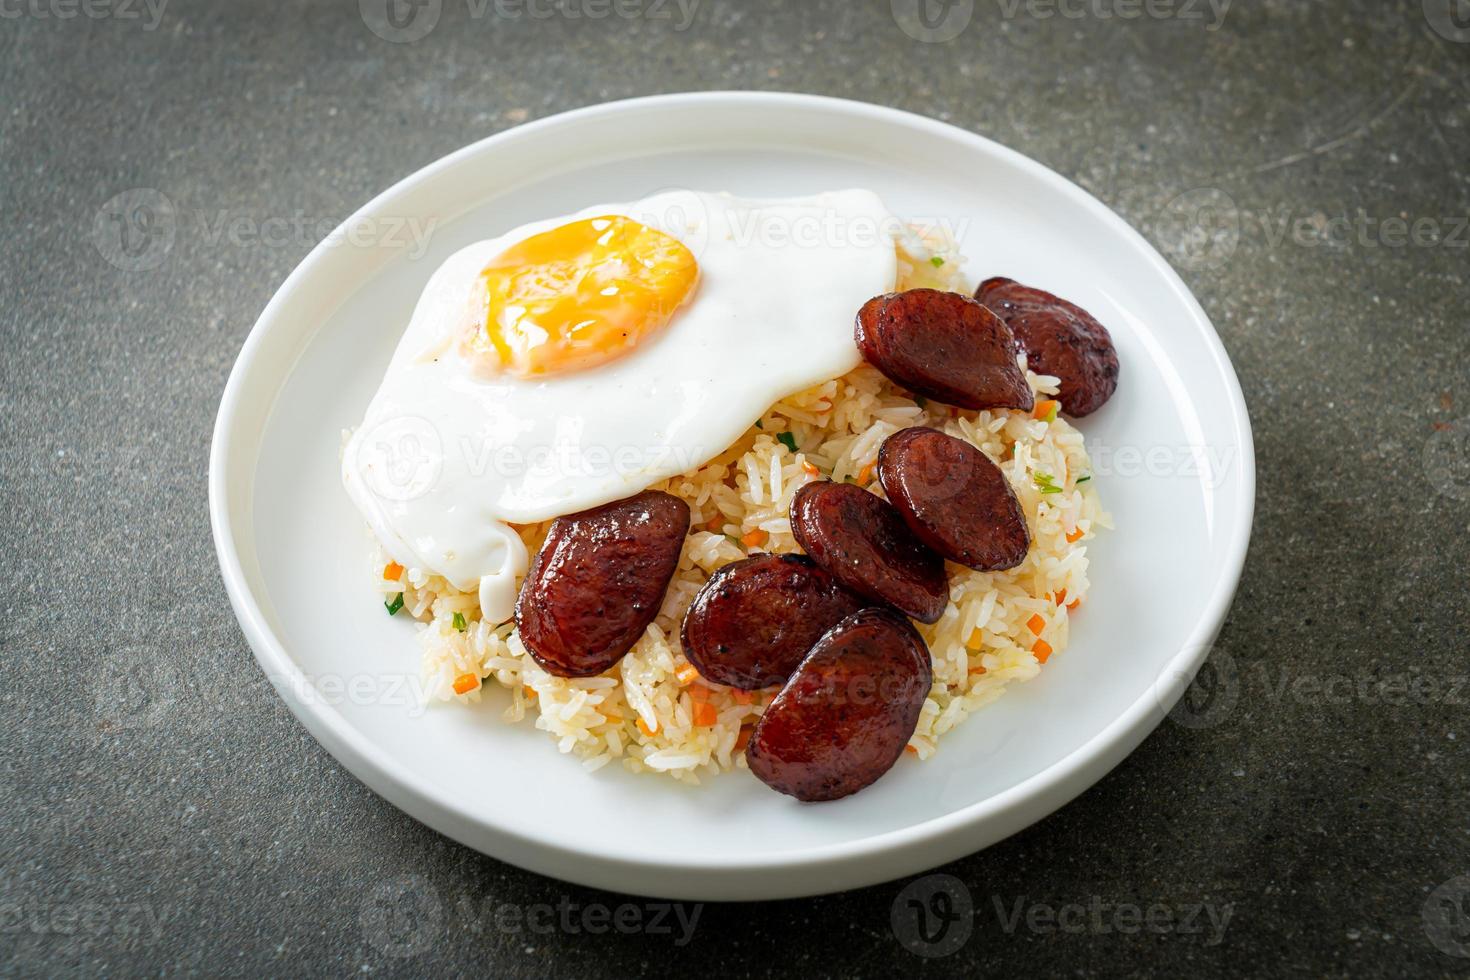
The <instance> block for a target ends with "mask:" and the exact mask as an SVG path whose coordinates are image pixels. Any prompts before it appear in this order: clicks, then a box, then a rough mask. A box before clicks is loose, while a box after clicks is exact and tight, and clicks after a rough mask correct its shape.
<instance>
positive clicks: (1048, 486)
mask: <svg viewBox="0 0 1470 980" xmlns="http://www.w3.org/2000/svg"><path fill="white" fill-rule="evenodd" d="M1032 479H1034V480H1035V481H1036V489H1038V490H1040V491H1041V492H1042V493H1061V492H1062V488H1061V487H1059V486H1057V484H1056V479H1055V478H1054V477H1053V476H1052V475H1051V474H1050V473H1037V474H1035V475H1034V476H1033V477H1032Z"/></svg>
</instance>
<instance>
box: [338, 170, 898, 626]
mask: <svg viewBox="0 0 1470 980" xmlns="http://www.w3.org/2000/svg"><path fill="white" fill-rule="evenodd" d="M902 234H903V231H902V225H901V224H900V223H899V222H898V221H897V219H895V218H894V217H893V216H892V215H891V214H890V213H889V212H888V211H887V209H886V208H885V207H884V206H883V203H882V201H880V200H879V199H878V197H877V196H876V195H874V194H873V193H871V192H869V191H864V190H850V191H839V192H833V193H828V194H821V195H818V196H815V197H810V198H801V199H791V200H779V201H756V200H745V199H740V198H734V197H730V196H726V195H713V194H703V193H696V192H691V191H674V192H669V193H665V194H659V195H655V196H653V197H649V198H645V199H643V200H640V201H636V202H633V203H631V204H609V205H600V206H597V207H592V208H588V209H586V210H584V211H582V212H579V213H577V214H574V215H568V216H565V217H560V218H553V219H550V220H547V221H540V222H535V223H533V224H529V225H525V226H523V227H520V228H516V229H515V230H513V231H511V232H508V233H507V234H505V235H502V236H501V237H499V238H495V239H491V240H489V241H484V242H479V243H477V244H474V245H471V246H469V247H467V248H465V249H462V250H461V251H459V252H458V253H456V254H455V255H454V256H452V257H451V258H450V259H449V260H448V261H447V262H445V263H444V265H443V266H441V267H440V268H439V269H438V270H437V271H436V272H435V273H434V275H433V276H432V278H431V279H430V280H429V283H428V285H427V286H426V287H425V289H424V292H423V294H422V296H421V298H420V300H419V302H418V305H417V307H416V309H415V311H414V314H413V317H412V319H411V321H410V323H409V325H408V328H407V330H406V332H405V333H404V335H403V338H402V340H401V341H400V343H399V345H398V348H397V350H396V351H395V353H394V355H393V358H392V361H391V363H390V364H389V366H388V370H387V373H386V375H385V376H384V378H383V382H382V385H381V386H380V387H379V389H378V392H377V394H376V396H375V397H374V398H373V400H372V403H371V404H370V405H369V407H368V409H367V414H366V417H365V418H364V419H363V423H362V425H361V426H359V427H358V428H357V429H356V430H355V431H354V432H353V434H352V435H351V437H350V439H349V440H348V442H347V444H346V447H345V450H344V453H343V457H342V477H343V482H344V484H345V486H346V488H347V491H348V493H349V494H350V496H351V497H352V500H353V501H354V502H355V504H356V505H357V507H358V509H359V510H360V511H361V512H362V515H363V516H364V517H365V518H366V519H367V521H368V523H369V525H370V526H371V528H372V530H373V531H374V532H375V534H376V535H377V537H378V539H379V541H380V542H381V543H382V545H383V547H384V549H385V550H386V551H387V553H388V554H389V555H390V556H391V557H392V558H393V560H394V561H396V562H398V563H399V564H401V565H404V566H405V567H409V568H419V569H423V570H425V571H428V572H431V573H433V574H437V575H440V576H443V577H444V578H445V579H447V580H448V581H449V582H450V583H451V584H452V585H453V586H454V587H455V588H458V589H462V590H466V591H473V590H475V589H477V588H478V590H479V595H480V604H481V607H482V612H483V615H484V617H485V618H486V619H487V620H489V621H491V622H501V621H504V620H507V619H509V618H510V617H511V615H512V613H513V610H514V601H515V590H516V583H517V581H518V580H519V579H520V578H521V577H523V576H524V575H525V572H526V567H527V559H528V556H527V554H526V549H525V547H524V545H523V544H522V542H521V539H520V537H519V536H518V535H517V534H516V532H515V530H514V528H513V527H511V525H515V524H532V523H536V522H540V521H545V520H549V519H551V518H555V517H560V516H563V515H566V514H570V513H575V512H577V511H581V510H585V509H586V508H589V507H594V506H597V505H599V504H604V503H608V502H610V501H614V500H620V499H622V498H624V497H628V496H631V495H633V494H635V493H638V492H639V491H641V490H644V489H646V488H647V487H649V486H651V485H653V484H656V483H658V482H660V481H662V480H666V479H668V478H670V477H672V476H676V475H678V474H680V473H685V472H688V471H690V470H693V469H696V468H697V467H699V466H700V465H701V464H703V463H705V462H707V461H708V460H709V459H711V458H712V457H714V456H716V455H718V454H719V453H721V452H723V451H724V450H725V449H726V448H727V447H729V446H730V445H731V444H732V443H733V442H734V441H735V440H736V439H738V438H739V437H740V436H741V434H742V433H744V432H745V431H746V430H747V429H748V428H750V426H751V425H753V424H754V423H755V422H756V420H758V419H759V418H760V417H761V416H762V415H763V414H764V413H765V411H766V410H767V409H768V408H769V407H770V406H771V405H772V404H774V403H775V402H777V401H779V400H780V399H782V398H784V397H786V396H788V395H791V394H793V393H795V392H798V391H801V390H802V389H804V388H808V387H810V386H812V385H815V384H818V383H821V382H823V381H826V380H828V379H830V378H835V377H839V376H841V375H843V374H845V373H847V372H848V371H850V370H852V369H853V368H854V367H856V366H857V364H858V363H859V360H860V356H859V354H858V350H857V347H856V344H855V342H854V339H853V317H854V315H855V313H856V311H857V310H858V308H859V307H861V306H862V304H863V303H864V302H866V301H867V300H869V299H871V298H872V297H873V296H875V295H877V294H879V293H884V292H889V291H891V290H892V289H893V288H894V284H895V280H896V276H897V256H896V248H895V240H896V238H898V237H899V236H901V235H902Z"/></svg>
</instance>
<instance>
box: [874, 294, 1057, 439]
mask: <svg viewBox="0 0 1470 980" xmlns="http://www.w3.org/2000/svg"><path fill="white" fill-rule="evenodd" d="M857 345H858V350H860V351H862V354H863V357H864V358H865V359H866V360H867V361H868V363H870V364H872V365H873V366H874V367H876V368H877V369H878V370H880V371H882V372H883V373H884V374H885V375H886V376H887V377H888V378H889V379H890V380H892V381H895V382H897V383H898V384H901V385H903V386H904V387H905V388H908V389H909V390H911V391H914V392H917V393H918V394H920V395H924V396H927V397H929V398H933V399H935V400H936V401H941V402H944V403H945V404H947V405H957V406H959V407H960V408H968V409H982V408H1019V409H1025V410H1026V411H1030V410H1031V408H1032V407H1033V406H1034V404H1035V397H1034V396H1033V395H1032V393H1031V386H1030V385H1029V384H1027V383H1026V376H1025V375H1024V374H1022V373H1021V368H1020V367H1019V366H1018V365H1017V364H1016V345H1015V339H1014V338H1013V337H1012V336H1011V332H1010V331H1009V330H1008V329H1006V325H1005V324H1004V323H1003V322H1002V321H1001V319H1000V318H999V317H998V316H996V315H995V314H994V313H993V312H991V311H990V310H987V309H986V308H985V307H984V306H982V305H980V304H979V303H977V302H975V301H974V300H973V299H971V298H970V297H968V296H962V295H960V294H959V293H946V292H942V291H941V290H938V289H911V290H909V291H908V292H904V293H889V294H888V295H886V296H878V297H875V298H873V299H871V300H869V301H868V302H867V303H866V304H864V305H863V308H862V309H861V310H860V311H859V312H858V317H857Z"/></svg>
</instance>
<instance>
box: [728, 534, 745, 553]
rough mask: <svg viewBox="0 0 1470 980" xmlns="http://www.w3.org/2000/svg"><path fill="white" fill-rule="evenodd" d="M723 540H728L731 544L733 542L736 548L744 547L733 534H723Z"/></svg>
mask: <svg viewBox="0 0 1470 980" xmlns="http://www.w3.org/2000/svg"><path fill="white" fill-rule="evenodd" d="M725 540H726V541H728V542H730V543H731V544H733V545H734V546H735V547H737V548H740V549H742V550H744V548H745V545H743V544H741V542H740V539H739V538H737V537H736V536H735V535H733V534H727V535H725Z"/></svg>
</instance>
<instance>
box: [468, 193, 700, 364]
mask: <svg viewBox="0 0 1470 980" xmlns="http://www.w3.org/2000/svg"><path fill="white" fill-rule="evenodd" d="M480 278H481V280H482V281H483V283H484V287H485V291H484V300H485V311H484V321H483V328H481V329H477V331H476V334H475V336H474V338H473V339H472V341H471V344H470V347H471V349H472V350H473V351H474V353H475V354H477V355H479V357H480V358H482V359H484V360H488V361H489V362H490V363H491V364H492V365H493V367H494V368H495V369H497V370H500V371H505V372H509V373H511V374H514V375H517V376H519V377H523V378H525V377H536V376H544V375H550V374H559V373H561V372H564V371H575V370H579V369H582V368H588V367H594V366H596V365H598V364H603V363H606V362H607V361H610V360H612V359H614V358H616V357H619V356H621V355H623V354H626V353H628V352H629V351H631V350H632V349H633V348H634V346H636V345H637V344H638V343H639V342H640V341H642V340H644V339H645V338H648V337H650V336H652V335H654V334H656V333H657V332H658V331H660V330H662V329H663V328H664V327H665V326H667V325H668V323H669V321H670V320H672V319H673V317H674V313H675V312H676V311H677V310H678V309H679V307H680V306H681V305H682V304H683V303H684V301H685V300H687V299H688V298H689V296H690V294H692V293H693V292H694V287H695V285H696V284H697V283H698V281H699V263H697V262H696V261H695V259H694V255H693V253H691V252H690V251H689V249H687V248H685V247H684V244H683V243H682V242H680V241H679V240H678V239H676V238H673V237H671V236H669V235H666V234H664V233H663V232H661V231H658V230H657V229H654V228H650V227H648V226H647V225H642V224H639V223H638V222H636V221H634V220H633V219H631V218H625V217H621V216H618V215H607V216H604V217H599V218H588V219H586V220H583V221H574V222H572V223H571V224H566V225H562V226H560V227H558V228H553V229H551V230H550V231H546V232H542V233H541V234H539V235H533V236H531V237H530V238H527V239H526V240H525V241H522V242H519V243H517V244H515V245H513V246H511V247H510V248H508V249H507V250H506V251H504V252H502V253H501V254H500V255H499V256H497V257H496V258H495V259H494V260H492V261H491V262H490V264H489V265H487V266H486V267H485V269H484V271H482V272H481V274H480Z"/></svg>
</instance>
